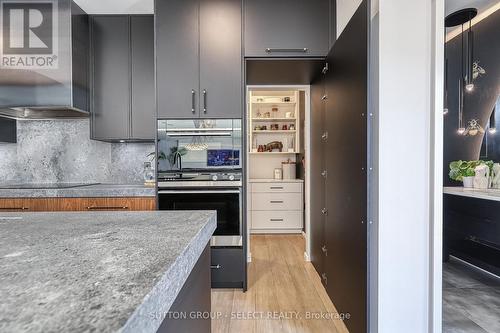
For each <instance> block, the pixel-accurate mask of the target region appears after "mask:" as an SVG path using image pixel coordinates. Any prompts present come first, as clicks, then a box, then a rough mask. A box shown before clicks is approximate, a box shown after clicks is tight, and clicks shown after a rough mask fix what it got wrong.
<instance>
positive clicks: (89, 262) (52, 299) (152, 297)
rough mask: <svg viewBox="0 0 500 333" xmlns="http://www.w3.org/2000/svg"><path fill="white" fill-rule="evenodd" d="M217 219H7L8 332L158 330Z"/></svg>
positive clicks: (3, 261) (3, 298)
mask: <svg viewBox="0 0 500 333" xmlns="http://www.w3.org/2000/svg"><path fill="white" fill-rule="evenodd" d="M215 227H216V213H215V212H210V211H195V212H187V211H156V212H96V213H79V212H70V213H21V214H16V213H1V214H0V332H90V331H92V332H94V331H95V332H116V331H121V332H145V333H148V332H155V331H156V330H157V329H158V327H159V325H160V323H161V321H162V319H163V317H162V316H164V315H165V313H166V312H167V311H168V310H169V309H170V306H171V305H172V303H173V301H174V300H175V298H176V296H177V295H178V293H179V291H180V289H181V288H182V286H183V284H184V283H185V281H186V279H187V277H188V275H189V274H190V272H191V270H192V269H193V267H194V265H195V263H196V261H197V260H198V258H199V257H200V255H201V253H202V252H203V250H204V248H205V246H206V245H207V244H208V242H209V240H210V237H211V235H212V234H213V231H214V230H215Z"/></svg>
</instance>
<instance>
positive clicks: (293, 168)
mask: <svg viewBox="0 0 500 333" xmlns="http://www.w3.org/2000/svg"><path fill="white" fill-rule="evenodd" d="M281 168H282V169H283V179H295V178H296V177H297V163H296V162H294V161H292V160H291V159H288V160H286V161H285V162H281Z"/></svg>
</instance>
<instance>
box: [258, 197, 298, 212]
mask: <svg viewBox="0 0 500 333" xmlns="http://www.w3.org/2000/svg"><path fill="white" fill-rule="evenodd" d="M303 209H304V202H303V199H302V193H252V210H298V211H302V210H303Z"/></svg>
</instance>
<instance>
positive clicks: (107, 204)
mask: <svg viewBox="0 0 500 333" xmlns="http://www.w3.org/2000/svg"><path fill="white" fill-rule="evenodd" d="M155 209H156V198H154V197H113V198H0V212H68V211H113V210H116V211H140V210H155Z"/></svg>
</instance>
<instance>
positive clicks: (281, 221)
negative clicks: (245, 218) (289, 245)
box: [252, 211, 303, 229]
mask: <svg viewBox="0 0 500 333" xmlns="http://www.w3.org/2000/svg"><path fill="white" fill-rule="evenodd" d="M302 227H303V215H302V212H301V211H281V212H280V211H253V212H252V229H302Z"/></svg>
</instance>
